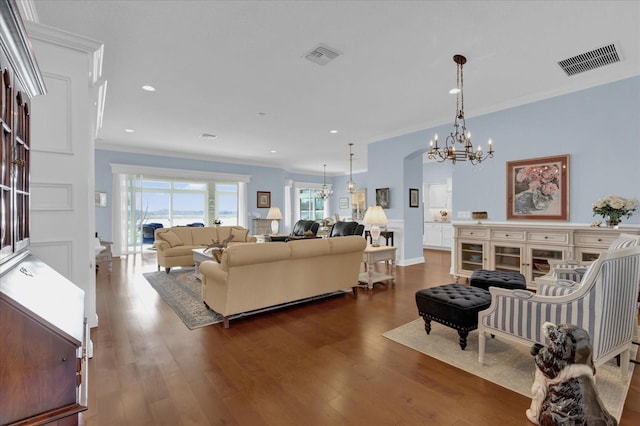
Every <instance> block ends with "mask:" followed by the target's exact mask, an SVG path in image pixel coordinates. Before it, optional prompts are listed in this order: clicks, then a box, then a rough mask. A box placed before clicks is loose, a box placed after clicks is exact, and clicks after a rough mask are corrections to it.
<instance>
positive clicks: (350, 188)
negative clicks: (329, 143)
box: [347, 143, 356, 194]
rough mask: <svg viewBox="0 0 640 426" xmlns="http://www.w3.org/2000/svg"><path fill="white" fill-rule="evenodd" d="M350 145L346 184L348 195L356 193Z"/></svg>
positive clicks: (350, 145)
mask: <svg viewBox="0 0 640 426" xmlns="http://www.w3.org/2000/svg"><path fill="white" fill-rule="evenodd" d="M352 146H353V144H352V143H350V144H349V182H347V191H349V193H350V194H353V193H354V192H356V183H355V182H354V181H353V152H351V147H352Z"/></svg>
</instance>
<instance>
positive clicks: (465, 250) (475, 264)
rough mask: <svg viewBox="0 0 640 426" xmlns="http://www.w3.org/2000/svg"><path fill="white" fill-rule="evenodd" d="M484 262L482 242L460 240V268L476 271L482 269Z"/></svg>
mask: <svg viewBox="0 0 640 426" xmlns="http://www.w3.org/2000/svg"><path fill="white" fill-rule="evenodd" d="M483 262H484V244H482V243H480V242H464V241H461V242H460V269H462V270H465V271H475V270H476V269H482V266H483Z"/></svg>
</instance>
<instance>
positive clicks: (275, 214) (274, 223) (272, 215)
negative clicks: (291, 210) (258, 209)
mask: <svg viewBox="0 0 640 426" xmlns="http://www.w3.org/2000/svg"><path fill="white" fill-rule="evenodd" d="M267 219H272V220H271V233H272V234H277V233H278V228H279V226H280V223H279V222H278V221H279V220H280V219H282V213H281V212H280V207H271V208H270V209H269V213H267Z"/></svg>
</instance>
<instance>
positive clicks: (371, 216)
mask: <svg viewBox="0 0 640 426" xmlns="http://www.w3.org/2000/svg"><path fill="white" fill-rule="evenodd" d="M362 223H364V224H365V225H386V224H387V223H389V219H387V215H386V214H384V210H382V206H369V208H368V209H367V211H366V212H365V214H364V219H363V220H362Z"/></svg>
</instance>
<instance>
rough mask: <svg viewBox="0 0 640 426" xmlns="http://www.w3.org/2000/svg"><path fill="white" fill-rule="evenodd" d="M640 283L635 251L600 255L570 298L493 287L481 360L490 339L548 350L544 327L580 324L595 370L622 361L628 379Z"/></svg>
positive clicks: (483, 317)
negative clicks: (617, 358)
mask: <svg viewBox="0 0 640 426" xmlns="http://www.w3.org/2000/svg"><path fill="white" fill-rule="evenodd" d="M639 283H640V246H635V247H629V248H623V249H618V250H610V251H606V252H603V253H601V254H600V257H599V258H598V259H597V260H596V261H594V262H593V263H592V264H591V265H590V266H589V268H588V269H587V271H586V273H585V275H584V277H583V279H582V281H581V282H580V283H579V284H577V287H576V288H575V289H574V290H573V291H572V292H570V293H568V294H564V295H560V296H542V295H537V294H534V293H532V292H529V291H526V290H512V291H509V290H505V289H502V288H497V287H491V288H490V289H489V291H490V292H491V305H490V306H489V308H487V309H486V310H484V311H480V312H479V313H478V333H479V336H478V339H479V340H478V346H479V354H478V360H479V362H480V364H483V363H484V355H485V347H486V344H487V342H486V336H487V335H491V336H498V337H504V338H506V339H509V340H513V341H515V342H518V343H523V344H526V345H531V344H532V343H540V344H545V341H544V340H545V338H544V335H543V334H542V324H543V323H545V322H546V321H549V322H552V323H555V324H575V325H577V326H579V327H582V328H583V329H585V330H586V331H587V332H588V333H589V336H591V343H592V346H593V362H594V364H595V366H596V367H597V366H599V365H602V364H604V363H605V362H607V361H608V360H609V359H611V358H613V357H615V356H617V355H621V371H620V373H621V377H622V378H623V379H626V378H627V376H628V371H629V370H628V368H629V358H630V349H631V340H632V336H633V334H634V331H635V330H634V329H635V327H636V322H637V321H636V318H637V306H636V303H637V297H638V286H639Z"/></svg>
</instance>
